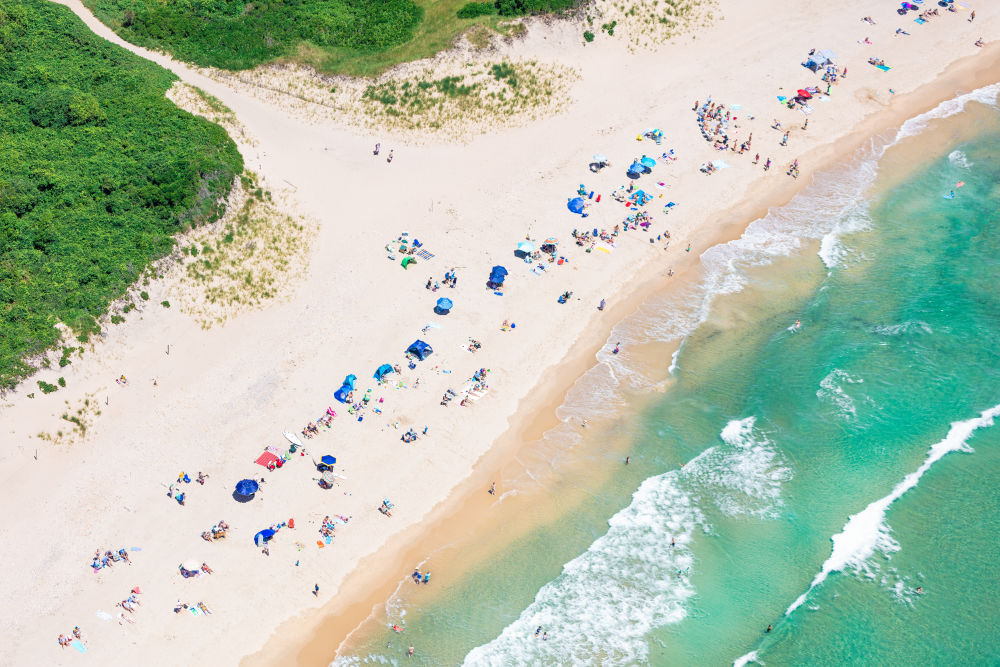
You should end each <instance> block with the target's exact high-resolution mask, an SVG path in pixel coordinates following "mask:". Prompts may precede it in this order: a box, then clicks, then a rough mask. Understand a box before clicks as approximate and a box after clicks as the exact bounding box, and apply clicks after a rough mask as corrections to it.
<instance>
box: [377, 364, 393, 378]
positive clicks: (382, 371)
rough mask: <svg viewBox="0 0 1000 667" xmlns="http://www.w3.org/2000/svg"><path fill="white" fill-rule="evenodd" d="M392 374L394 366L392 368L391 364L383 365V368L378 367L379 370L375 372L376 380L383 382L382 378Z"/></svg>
mask: <svg viewBox="0 0 1000 667" xmlns="http://www.w3.org/2000/svg"><path fill="white" fill-rule="evenodd" d="M391 372H392V366H390V365H389V364H382V365H381V366H379V367H378V370H376V371H375V379H376V380H378V381H379V382H381V381H382V378H384V377H385V376H386V375H388V374H389V373H391Z"/></svg>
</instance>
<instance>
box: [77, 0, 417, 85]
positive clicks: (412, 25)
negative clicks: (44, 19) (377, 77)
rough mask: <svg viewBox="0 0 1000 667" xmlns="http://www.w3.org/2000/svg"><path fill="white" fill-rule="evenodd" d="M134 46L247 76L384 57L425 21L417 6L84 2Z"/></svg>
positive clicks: (214, 0)
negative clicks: (327, 52) (329, 59)
mask: <svg viewBox="0 0 1000 667" xmlns="http://www.w3.org/2000/svg"><path fill="white" fill-rule="evenodd" d="M84 4H85V5H86V6H87V7H88V8H89V9H90V10H91V11H93V12H94V14H95V15H96V16H97V18H98V19H100V20H101V21H102V22H104V23H105V24H107V25H108V26H110V27H111V28H112V29H113V30H115V31H116V32H117V33H118V34H120V35H121V36H122V37H124V38H125V39H127V40H128V41H130V42H133V43H135V44H141V45H142V46H147V47H152V48H155V49H162V50H164V51H168V52H170V53H172V54H173V55H174V56H176V57H177V58H179V59H181V60H185V61H188V62H192V63H195V64H197V65H202V66H210V67H221V68H223V69H229V70H241V69H249V68H251V67H255V66H256V65H259V64H261V63H265V62H269V61H272V60H275V59H278V58H281V57H285V56H290V55H294V54H295V53H296V50H297V49H298V47H299V45H301V44H303V43H308V44H310V45H312V46H315V47H320V48H323V49H349V50H353V51H359V52H362V53H373V52H374V53H377V52H382V51H385V50H387V49H389V48H391V47H394V46H398V45H400V44H403V43H405V42H408V41H410V39H411V38H412V37H413V33H414V30H415V29H416V27H417V26H418V25H419V24H420V22H421V21H422V20H423V17H424V10H423V8H421V7H419V6H418V5H417V4H416V3H415V2H413V0H260V1H259V2H247V1H246V0H203V1H197V2H195V1H191V0H183V1H174V2H163V1H162V0H85V1H84Z"/></svg>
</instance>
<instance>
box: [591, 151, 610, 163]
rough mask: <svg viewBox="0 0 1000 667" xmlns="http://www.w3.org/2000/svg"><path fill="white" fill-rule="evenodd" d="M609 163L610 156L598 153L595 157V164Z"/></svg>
mask: <svg viewBox="0 0 1000 667" xmlns="http://www.w3.org/2000/svg"><path fill="white" fill-rule="evenodd" d="M607 161H608V156H607V155H605V154H604V153H597V154H595V155H594V162H597V163H598V164H600V163H602V162H607Z"/></svg>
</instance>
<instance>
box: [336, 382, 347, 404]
mask: <svg viewBox="0 0 1000 667" xmlns="http://www.w3.org/2000/svg"><path fill="white" fill-rule="evenodd" d="M349 393H351V388H350V387H349V386H348V385H346V384H345V385H342V386H341V387H340V389H338V390H337V391H335V392H333V397H334V398H335V399H336V400H338V401H340V402H341V403H347V395H348V394H349Z"/></svg>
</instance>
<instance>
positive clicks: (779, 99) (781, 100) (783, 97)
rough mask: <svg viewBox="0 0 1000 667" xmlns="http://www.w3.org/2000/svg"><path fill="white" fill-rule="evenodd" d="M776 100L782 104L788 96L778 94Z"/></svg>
mask: <svg viewBox="0 0 1000 667" xmlns="http://www.w3.org/2000/svg"><path fill="white" fill-rule="evenodd" d="M778 101H779V102H781V103H782V104H784V103H785V102H787V101H788V98H787V97H785V96H784V95H778Z"/></svg>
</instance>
